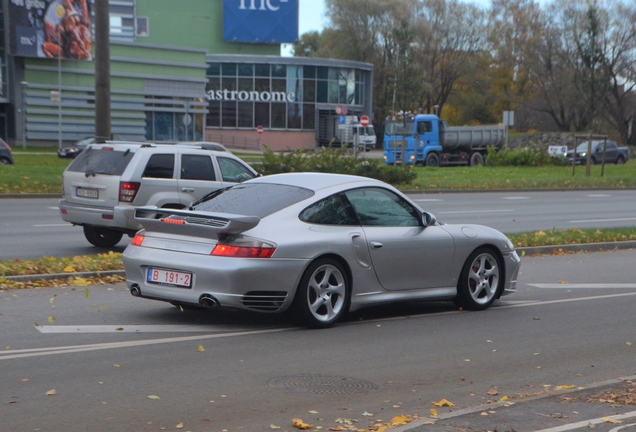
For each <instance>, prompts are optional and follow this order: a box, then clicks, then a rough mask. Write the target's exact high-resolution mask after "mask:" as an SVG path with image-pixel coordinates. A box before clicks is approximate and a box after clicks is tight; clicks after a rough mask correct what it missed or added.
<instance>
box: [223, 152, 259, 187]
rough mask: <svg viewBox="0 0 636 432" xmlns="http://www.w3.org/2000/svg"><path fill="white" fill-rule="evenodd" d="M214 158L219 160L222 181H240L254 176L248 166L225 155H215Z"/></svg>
mask: <svg viewBox="0 0 636 432" xmlns="http://www.w3.org/2000/svg"><path fill="white" fill-rule="evenodd" d="M216 160H217V161H218V162H219V168H221V175H222V176H223V181H226V182H233V183H240V182H244V181H245V180H249V179H251V178H254V177H255V176H254V173H252V171H250V170H249V168H247V167H246V166H245V165H243V164H242V163H240V162H239V161H237V160H234V159H230V158H226V157H217V158H216Z"/></svg>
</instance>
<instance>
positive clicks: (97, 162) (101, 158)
mask: <svg viewBox="0 0 636 432" xmlns="http://www.w3.org/2000/svg"><path fill="white" fill-rule="evenodd" d="M134 154H135V153H133V152H131V151H130V149H126V150H114V149H113V150H110V149H109V150H104V149H101V148H98V149H96V148H92V147H90V148H88V149H86V150H84V151H83V152H81V153H80V154H79V156H77V158H75V160H73V162H72V163H71V164H70V165H69V166H68V168H67V171H73V172H83V173H85V174H87V175H88V174H105V175H122V173H123V172H124V170H125V169H126V167H127V166H128V164H129V163H130V161H131V160H132V157H133V156H134Z"/></svg>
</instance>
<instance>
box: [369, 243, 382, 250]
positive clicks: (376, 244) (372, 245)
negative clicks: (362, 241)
mask: <svg viewBox="0 0 636 432" xmlns="http://www.w3.org/2000/svg"><path fill="white" fill-rule="evenodd" d="M370 244H371V249H380V248H381V247H382V246H384V245H383V244H382V243H380V242H377V241H372V242H370Z"/></svg>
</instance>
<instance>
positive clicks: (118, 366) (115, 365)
mask: <svg viewBox="0 0 636 432" xmlns="http://www.w3.org/2000/svg"><path fill="white" fill-rule="evenodd" d="M113 367H116V368H120V367H121V366H120V365H118V364H114V365H113Z"/></svg>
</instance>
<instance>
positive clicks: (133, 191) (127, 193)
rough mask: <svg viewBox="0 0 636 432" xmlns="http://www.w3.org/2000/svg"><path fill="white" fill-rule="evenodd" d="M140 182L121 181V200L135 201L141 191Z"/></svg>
mask: <svg viewBox="0 0 636 432" xmlns="http://www.w3.org/2000/svg"><path fill="white" fill-rule="evenodd" d="M139 185H140V183H139V182H119V201H121V202H133V201H134V200H135V196H137V192H138V191H139Z"/></svg>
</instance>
